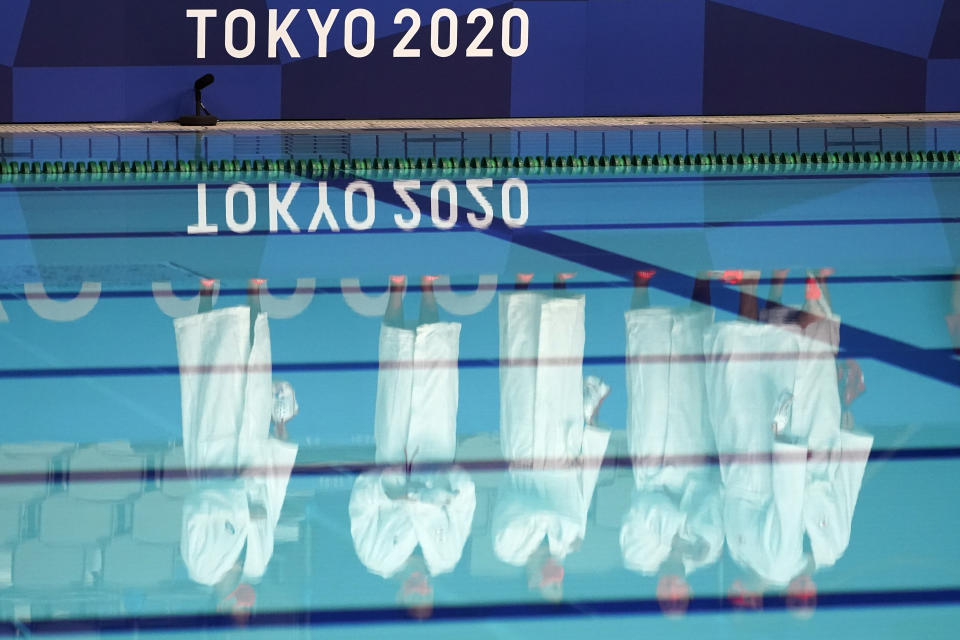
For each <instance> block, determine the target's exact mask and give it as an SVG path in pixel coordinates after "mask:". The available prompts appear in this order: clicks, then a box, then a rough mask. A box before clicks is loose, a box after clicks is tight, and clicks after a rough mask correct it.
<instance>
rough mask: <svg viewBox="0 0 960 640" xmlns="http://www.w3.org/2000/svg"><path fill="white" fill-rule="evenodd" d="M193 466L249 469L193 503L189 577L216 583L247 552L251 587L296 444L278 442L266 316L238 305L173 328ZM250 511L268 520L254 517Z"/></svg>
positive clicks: (189, 503)
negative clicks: (254, 314)
mask: <svg viewBox="0 0 960 640" xmlns="http://www.w3.org/2000/svg"><path fill="white" fill-rule="evenodd" d="M174 328H175V331H176V339H177V356H178V359H179V363H180V395H181V405H182V406H181V411H182V419H183V446H184V454H185V457H186V465H187V469H188V470H189V471H190V472H191V474H192V475H193V476H194V477H198V478H202V477H203V475H204V471H205V470H206V469H211V470H212V469H217V470H231V469H234V468H238V467H246V468H247V469H246V470H245V471H244V472H243V474H242V476H241V478H240V479H239V480H236V481H230V480H209V481H207V482H204V483H202V484H200V485H199V486H198V487H197V488H196V489H195V491H194V492H193V493H192V494H191V495H190V496H189V497H188V498H187V500H186V502H185V504H184V510H183V535H182V539H181V540H182V542H181V553H182V555H183V560H184V563H185V564H186V567H187V570H188V572H189V574H190V577H191V579H193V580H194V581H196V582H199V583H201V584H206V585H213V584H216V583H217V582H218V581H219V580H220V579H221V578H222V577H223V576H224V575H225V574H226V573H227V572H228V571H229V570H230V569H231V568H232V567H233V566H234V564H235V563H236V562H237V560H238V559H239V557H240V554H241V552H242V551H243V549H244V546H246V554H245V557H244V560H243V578H242V579H243V580H244V581H256V580H257V579H259V578H260V577H261V576H263V574H264V572H265V571H266V568H267V564H268V563H269V562H270V558H271V557H272V555H273V543H274V531H275V530H276V526H277V521H278V520H279V518H280V510H281V508H282V507H283V500H284V496H285V494H286V491H287V483H288V481H289V479H290V472H291V470H292V468H293V465H294V462H295V460H296V457H297V446H296V445H295V444H290V443H287V442H283V441H280V440H278V439H276V438H272V437H270V420H271V411H272V405H273V397H272V376H271V350H270V329H269V327H268V325H267V315H266V314H265V313H260V314H259V315H258V316H257V318H256V320H255V322H254V331H253V342H252V343H251V341H250V309H249V307H232V308H227V309H220V310H216V311H211V312H208V313H201V314H197V315H192V316H189V317H185V318H179V319H177V320H175V321H174ZM251 505H255V506H257V507H262V510H264V511H265V512H266V517H265V518H263V517H259V518H254V517H252V516H251Z"/></svg>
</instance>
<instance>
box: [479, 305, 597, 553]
mask: <svg viewBox="0 0 960 640" xmlns="http://www.w3.org/2000/svg"><path fill="white" fill-rule="evenodd" d="M584 302H585V301H584V297H583V296H582V295H579V296H564V297H547V296H544V295H542V294H538V293H531V292H517V293H510V294H503V295H501V296H500V357H501V366H500V444H501V448H502V452H503V456H504V458H505V459H507V460H509V461H511V468H510V471H509V472H508V474H507V478H506V479H505V481H504V484H503V485H502V486H501V489H500V493H499V496H498V498H497V505H496V508H495V510H494V516H493V536H494V551H495V553H496V555H497V557H499V558H500V559H501V560H502V561H504V562H506V563H508V564H512V565H517V566H522V565H524V564H525V563H526V562H527V560H528V559H529V558H530V556H531V555H532V554H533V553H534V551H536V550H537V549H538V548H539V547H540V546H541V544H543V541H544V539H546V542H547V547H548V550H549V554H550V556H552V557H554V558H557V559H562V558H564V557H565V556H566V555H567V554H569V553H570V552H571V551H573V550H575V549H576V548H577V547H578V546H579V543H580V542H581V541H582V540H583V538H584V535H585V534H586V526H587V511H588V510H589V508H590V501H591V499H592V497H593V491H594V488H595V487H596V484H597V477H598V475H599V471H600V463H601V461H602V458H603V455H604V452H605V451H606V448H607V441H608V439H609V436H610V432H609V431H608V430H606V429H599V428H597V427H594V426H590V425H588V424H586V421H585V419H584V413H585V408H584V388H583V385H584V380H583V347H584ZM591 412H592V410H591ZM524 467H525V468H526V469H528V470H523V468H524Z"/></svg>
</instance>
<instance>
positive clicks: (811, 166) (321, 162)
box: [0, 150, 960, 178]
mask: <svg viewBox="0 0 960 640" xmlns="http://www.w3.org/2000/svg"><path fill="white" fill-rule="evenodd" d="M633 167H637V168H640V169H642V170H645V171H648V172H649V171H654V172H662V171H671V172H673V171H689V170H693V171H710V172H714V171H720V172H748V171H763V172H771V171H778V172H780V171H794V170H848V169H852V168H860V169H863V168H868V169H872V170H909V169H936V170H940V171H943V170H953V171H960V151H958V150H947V151H944V150H937V151H932V150H930V151H885V152H882V153H881V152H875V151H864V152H861V151H844V152H840V153H837V152H806V151H805V152H802V153H784V152H780V153H738V154H736V155H734V154H723V153H718V154H711V153H697V154H692V155H691V154H687V155H680V154H673V155H671V154H653V155H599V156H597V155H590V156H585V155H578V156H573V155H567V156H522V157H521V156H514V157H508V156H502V157H477V158H456V157H446V158H443V157H441V158H433V157H428V158H369V159H368V158H351V159H349V160H348V159H345V158H329V159H328V158H310V159H305V158H299V159H292V158H281V159H276V158H256V159H252V160H251V159H243V160H240V159H237V158H232V159H223V160H177V161H174V160H155V161H152V162H151V161H144V160H135V161H130V160H123V161H120V160H111V161H107V160H99V161H98V160H90V161H87V162H84V161H71V160H67V161H61V160H55V161H50V160H48V161H37V160H33V161H23V162H17V161H0V176H4V177H7V178H13V177H14V176H20V175H50V176H58V175H78V174H93V175H104V174H107V175H110V174H135V175H145V174H176V175H188V174H195V173H200V174H205V173H237V172H242V173H268V174H279V173H295V174H298V175H302V176H308V177H314V176H316V177H321V176H324V175H338V174H343V173H355V174H360V173H369V172H378V171H389V172H404V171H453V170H467V171H478V170H479V171H483V170H486V171H490V170H504V169H507V170H509V169H525V170H534V171H536V170H543V169H546V170H550V171H556V170H564V171H576V170H592V172H597V171H613V172H617V171H625V170H627V169H628V168H633Z"/></svg>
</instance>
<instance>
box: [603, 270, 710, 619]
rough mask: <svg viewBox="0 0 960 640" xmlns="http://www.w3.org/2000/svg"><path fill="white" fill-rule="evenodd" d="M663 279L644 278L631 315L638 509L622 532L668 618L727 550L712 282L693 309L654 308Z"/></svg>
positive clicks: (703, 286) (623, 544) (632, 447)
mask: <svg viewBox="0 0 960 640" xmlns="http://www.w3.org/2000/svg"><path fill="white" fill-rule="evenodd" d="M653 275H654V274H653V272H649V271H641V272H637V273H636V274H634V295H633V301H632V304H631V308H630V310H629V311H627V313H626V334H627V336H626V337H627V354H626V355H627V372H626V373H627V393H628V395H627V444H628V447H629V451H630V456H631V458H632V460H633V477H634V482H635V493H634V498H633V504H632V505H631V508H630V510H629V511H628V512H627V514H626V516H625V517H624V520H623V526H622V528H621V529H620V548H621V551H622V552H623V563H624V566H625V567H626V568H627V569H630V570H632V571H638V572H640V573H643V574H645V575H655V574H659V576H660V578H659V580H658V584H657V600H658V601H659V602H660V606H661V609H662V610H663V611H664V613H668V614H682V613H684V612H685V611H686V609H687V607H688V605H689V601H690V586H689V584H688V583H687V580H686V576H687V575H688V574H689V573H691V572H692V571H695V570H696V569H699V568H700V567H703V566H706V565H709V564H712V563H714V562H716V561H717V559H718V558H719V556H720V553H721V551H722V550H723V524H722V520H721V498H720V491H719V488H720V477H719V472H718V470H717V467H716V465H715V464H714V463H713V460H714V456H716V445H715V442H714V437H713V432H712V430H711V429H710V425H709V422H708V421H707V416H706V415H705V412H704V405H705V403H706V397H705V396H706V388H705V386H704V359H703V336H704V333H705V332H706V330H707V329H708V328H709V326H710V325H711V324H712V322H713V309H712V307H710V281H709V280H708V279H706V278H703V277H698V278H697V280H696V282H695V284H694V288H693V295H692V300H691V303H690V305H689V306H688V307H686V308H670V307H651V306H650V297H649V293H648V284H649V281H650V279H651V278H652V277H653Z"/></svg>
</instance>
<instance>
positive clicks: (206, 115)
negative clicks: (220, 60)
mask: <svg viewBox="0 0 960 640" xmlns="http://www.w3.org/2000/svg"><path fill="white" fill-rule="evenodd" d="M213 80H214V78H213V74H212V73H208V74H206V75H203V76H200V77H199V78H197V81H196V82H194V83H193V97H194V100H195V101H196V114H195V115H192V116H180V119H179V120H178V122H179V123H180V125H181V126H184V127H212V126H214V125H215V124H217V122H218V120H217V117H216V116H214V115H211V114H210V112H209V111H207V108H206V107H205V106H204V104H203V101H202V99H201V95H200V92H201V91H203V90H204V89H206V88H207V87H209V86H210V85H212V84H213Z"/></svg>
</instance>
